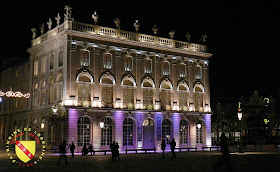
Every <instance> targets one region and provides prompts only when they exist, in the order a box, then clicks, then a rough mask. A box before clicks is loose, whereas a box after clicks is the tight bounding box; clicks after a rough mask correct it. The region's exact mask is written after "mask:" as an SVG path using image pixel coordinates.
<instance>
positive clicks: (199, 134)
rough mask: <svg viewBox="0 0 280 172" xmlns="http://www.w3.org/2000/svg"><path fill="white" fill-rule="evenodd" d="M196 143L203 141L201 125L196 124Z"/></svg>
mask: <svg viewBox="0 0 280 172" xmlns="http://www.w3.org/2000/svg"><path fill="white" fill-rule="evenodd" d="M196 143H203V127H202V126H201V127H200V128H198V127H197V126H196Z"/></svg>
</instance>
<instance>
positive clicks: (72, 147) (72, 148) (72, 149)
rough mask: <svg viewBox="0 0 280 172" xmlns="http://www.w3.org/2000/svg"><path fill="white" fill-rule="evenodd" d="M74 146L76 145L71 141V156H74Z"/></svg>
mask: <svg viewBox="0 0 280 172" xmlns="http://www.w3.org/2000/svg"><path fill="white" fill-rule="evenodd" d="M75 148H76V146H75V145H74V143H73V142H72V144H71V146H70V152H71V154H72V158H74V152H75Z"/></svg>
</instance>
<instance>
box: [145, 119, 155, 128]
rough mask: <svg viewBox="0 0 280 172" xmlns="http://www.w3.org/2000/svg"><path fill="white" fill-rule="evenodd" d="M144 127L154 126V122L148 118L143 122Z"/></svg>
mask: <svg viewBox="0 0 280 172" xmlns="http://www.w3.org/2000/svg"><path fill="white" fill-rule="evenodd" d="M143 126H154V121H153V120H152V119H151V118H146V119H145V120H144V121H143Z"/></svg>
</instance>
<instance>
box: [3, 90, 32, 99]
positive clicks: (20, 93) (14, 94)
mask: <svg viewBox="0 0 280 172" xmlns="http://www.w3.org/2000/svg"><path fill="white" fill-rule="evenodd" d="M3 96H6V97H24V98H26V99H27V98H29V97H30V94H29V93H26V94H23V93H22V92H20V91H16V92H13V91H7V92H3V91H0V97H3Z"/></svg>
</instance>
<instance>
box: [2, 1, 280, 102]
mask: <svg viewBox="0 0 280 172" xmlns="http://www.w3.org/2000/svg"><path fill="white" fill-rule="evenodd" d="M90 2H91V3H92V2H93V1H90ZM108 2H109V1H108ZM131 2H132V1H131ZM160 2H161V3H158V4H151V3H148V2H147V3H144V1H143V2H142V3H141V4H139V5H137V2H136V1H133V5H131V6H129V5H127V4H125V3H121V2H120V3H118V4H116V5H115V4H106V6H105V4H102V5H98V4H87V3H83V5H77V4H73V3H72V2H70V1H69V2H66V3H64V4H60V5H58V4H57V3H52V5H47V3H48V4H49V1H48V2H43V1H42V2H41V1H36V3H30V2H29V3H28V4H27V3H22V4H17V5H14V4H9V5H5V6H2V10H1V16H2V17H1V19H2V24H1V30H3V29H4V34H3V32H2V38H3V37H4V45H3V44H2V46H1V56H2V57H3V59H7V58H10V57H23V58H28V57H29V56H28V53H27V52H26V49H28V48H29V47H30V41H31V35H32V33H31V31H30V29H31V28H32V27H35V28H36V29H37V35H39V26H40V25H41V24H42V23H43V22H44V23H45V31H46V30H47V25H46V22H47V21H48V19H49V18H51V19H52V20H53V26H55V25H56V22H55V20H54V17H56V15H57V13H58V12H59V13H60V14H61V16H63V15H62V14H63V13H64V10H63V9H64V5H66V4H69V5H70V6H71V7H72V17H73V18H74V19H75V21H79V22H84V23H89V24H90V23H91V24H93V19H92V18H91V14H92V13H93V12H94V11H97V14H98V15H99V18H100V19H99V22H98V25H101V26H106V27H115V25H114V22H113V21H114V19H115V18H119V19H120V20H121V29H122V30H127V31H134V27H133V23H134V21H135V20H136V19H138V20H139V22H140V25H141V27H140V30H139V32H140V33H144V34H149V35H153V33H152V29H151V28H152V27H153V25H154V24H157V26H158V29H159V31H158V35H159V36H161V37H166V38H168V32H169V31H171V30H175V32H176V33H175V38H174V39H176V40H180V41H186V37H185V34H186V32H187V31H188V32H190V33H191V34H192V38H191V42H194V43H200V37H201V35H202V34H207V35H208V40H207V45H208V48H209V52H210V53H212V54H213V57H212V58H211V59H210V83H211V84H210V85H211V101H212V105H213V103H216V102H218V101H221V102H236V101H237V100H238V99H239V98H240V97H241V96H244V97H249V96H250V95H252V93H253V91H254V90H259V92H260V94H262V95H263V96H270V95H272V96H276V93H277V88H280V77H279V76H278V75H279V74H280V72H279V71H278V70H279V63H280V60H279V59H280V51H279V50H280V47H279V46H280V45H279V40H280V27H279V26H280V19H279V18H280V17H279V16H280V14H279V13H280V10H279V9H277V8H278V6H277V5H276V2H275V4H273V3H268V1H265V3H264V2H259V3H260V4H256V2H255V3H254V4H244V3H241V2H240V3H239V2H229V1H227V2H222V3H214V4H211V3H210V2H208V3H203V2H200V1H199V2H197V3H194V2H192V3H190V2H187V1H181V3H175V2H173V1H171V2H168V3H164V2H163V1H160ZM131 4H132V3H131ZM158 5H161V6H162V7H160V6H158ZM61 22H62V21H61Z"/></svg>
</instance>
